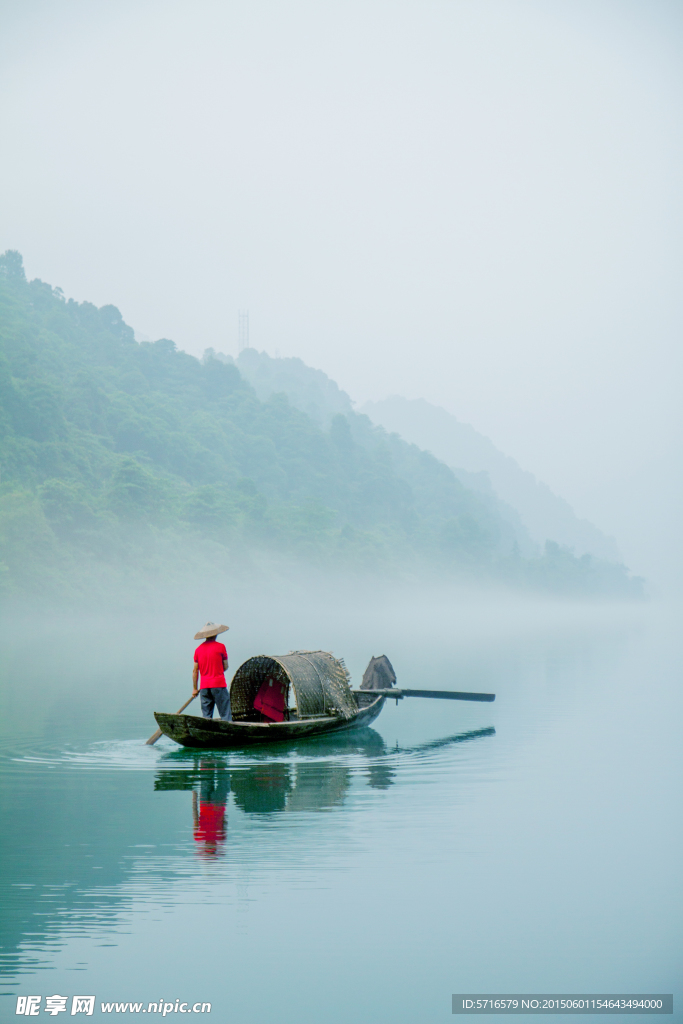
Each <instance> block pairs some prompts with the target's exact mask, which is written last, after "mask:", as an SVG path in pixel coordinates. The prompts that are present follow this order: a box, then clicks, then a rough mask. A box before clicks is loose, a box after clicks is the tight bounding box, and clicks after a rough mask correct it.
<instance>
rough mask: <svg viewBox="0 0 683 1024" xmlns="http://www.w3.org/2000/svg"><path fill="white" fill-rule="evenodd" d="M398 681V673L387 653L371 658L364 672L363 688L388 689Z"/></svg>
mask: <svg viewBox="0 0 683 1024" xmlns="http://www.w3.org/2000/svg"><path fill="white" fill-rule="evenodd" d="M395 683H396V673H395V672H394V666H393V665H392V664H391V662H390V661H389V659H388V658H387V656H386V654H381V655H380V656H379V658H375V657H372V658H370V664H369V665H368V667H367V668H366V670H365V672H364V673H363V682H362V683H361V684H360V688H361V690H388V689H390V688H391V687H392V686H394V685H395Z"/></svg>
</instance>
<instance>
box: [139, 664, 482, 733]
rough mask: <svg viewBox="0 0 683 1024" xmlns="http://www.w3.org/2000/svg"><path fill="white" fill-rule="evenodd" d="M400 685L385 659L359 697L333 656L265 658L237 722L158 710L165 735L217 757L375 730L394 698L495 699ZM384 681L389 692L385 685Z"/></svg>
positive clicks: (237, 691)
mask: <svg viewBox="0 0 683 1024" xmlns="http://www.w3.org/2000/svg"><path fill="white" fill-rule="evenodd" d="M385 666H386V668H385ZM371 668H373V672H370V669H371ZM378 668H379V671H378ZM382 669H384V671H382ZM369 673H370V675H369ZM395 678H396V677H395V675H394V672H393V669H392V668H391V664H390V662H389V660H388V659H387V658H385V657H382V658H381V659H375V658H373V659H372V661H371V662H370V665H369V666H368V670H366V673H365V676H364V677H363V680H364V681H363V685H362V687H361V689H360V690H352V689H351V686H350V679H349V674H348V672H347V670H346V666H345V665H344V662H343V661H342V660H341V659H340V658H334V657H333V656H332V655H331V654H329V653H328V652H326V651H292V652H291V653H290V654H284V655H258V656H257V657H255V658H249V660H248V661H245V662H244V664H243V665H241V666H240V667H239V668H238V670H237V672H236V673H235V675H234V678H233V680H232V683H231V685H230V703H231V707H232V721H231V722H224V721H222V720H221V719H212V718H201V717H199V716H196V715H183V714H176V715H170V714H164V713H162V712H160V711H155V712H154V717H155V719H156V721H157V724H158V726H159V729H160V731H161V733H163V734H164V735H165V736H168V737H169V738H170V739H172V740H174V741H175V742H176V743H180V744H182V746H185V747H195V748H204V749H214V750H215V749H229V748H237V747H245V746H250V745H253V744H258V743H274V742H278V741H281V740H286V741H289V742H291V741H293V740H295V741H296V740H301V739H305V738H308V737H309V736H321V735H323V734H329V733H336V732H344V731H346V730H348V729H357V728H359V727H361V726H367V725H370V724H371V723H372V722H374V721H375V719H376V718H377V716H378V715H379V713H380V712H381V710H382V708H383V707H384V703H385V701H386V700H387V699H388V698H392V699H395V700H396V701H398V700H401V699H403V698H404V697H431V698H443V699H447V700H478V701H491V700H494V699H495V695H494V694H491V693H479V694H477V693H463V692H459V691H444V690H405V689H398V688H394V686H393V681H392V680H395ZM368 680H370V682H371V683H372V688H370V686H369V685H368ZM383 682H384V683H387V684H388V685H381V684H382V683H383ZM291 698H293V704H292V700H291ZM150 739H151V740H152V739H153V737H150ZM148 742H149V741H148Z"/></svg>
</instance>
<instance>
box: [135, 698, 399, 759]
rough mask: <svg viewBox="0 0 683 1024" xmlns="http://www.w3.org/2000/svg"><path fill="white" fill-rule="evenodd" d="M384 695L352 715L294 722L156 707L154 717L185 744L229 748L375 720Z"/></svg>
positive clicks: (318, 733)
mask: <svg viewBox="0 0 683 1024" xmlns="http://www.w3.org/2000/svg"><path fill="white" fill-rule="evenodd" d="M385 699H386V698H385V697H378V698H377V699H376V700H374V701H372V703H371V704H369V705H368V706H367V707H363V708H359V710H358V713H357V714H356V715H354V717H353V718H349V719H345V718H331V717H330V716H329V715H328V716H325V717H322V716H321V717H320V718H305V719H303V720H302V721H294V722H222V721H221V720H220V719H219V718H199V717H198V716H196V715H167V714H164V713H162V712H161V711H155V712H154V717H155V719H156V721H157V724H158V726H159V728H160V729H161V731H162V733H163V734H164V736H168V737H169V739H172V740H174V742H175V743H179V744H180V745H181V746H183V747H194V748H197V749H212V750H230V749H236V748H239V747H250V746H254V745H256V744H265V743H268V744H270V743H282V742H292V741H296V740H302V739H306V738H308V737H309V736H323V735H328V734H329V733H335V732H346V731H348V730H349V729H358V728H360V727H362V726H366V725H370V724H371V722H374V721H375V719H376V718H377V716H378V715H379V713H380V711H381V710H382V708H383V707H384V701H385Z"/></svg>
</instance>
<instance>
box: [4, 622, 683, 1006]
mask: <svg viewBox="0 0 683 1024" xmlns="http://www.w3.org/2000/svg"><path fill="white" fill-rule="evenodd" d="M420 615H421V618H420V616H416V615H415V614H414V612H409V610H405V612H403V613H402V612H401V610H400V609H398V608H394V609H392V610H391V612H389V611H388V610H386V609H385V610H384V611H383V612H381V613H380V612H378V611H373V610H372V608H365V609H363V610H361V609H355V610H352V611H349V612H348V613H347V614H346V616H344V615H343V614H335V615H330V614H327V613H326V612H325V609H318V610H311V609H308V611H307V612H306V616H305V619H306V626H305V628H303V629H302V628H301V626H300V621H301V614H300V612H298V611H297V610H296V609H280V612H279V614H278V615H277V616H275V617H273V619H272V620H271V621H277V625H275V626H274V625H269V626H268V628H265V627H264V626H263V620H262V621H261V622H259V621H258V614H257V612H256V610H255V609H251V610H249V609H244V610H243V612H242V618H241V619H240V618H239V617H238V618H235V619H233V620H232V631H231V633H230V634H228V636H229V637H230V638H231V639H229V640H228V649H229V651H230V656H231V671H232V670H233V669H234V668H235V667H236V666H237V665H238V664H239V663H240V662H241V661H242V660H244V658H246V657H248V656H249V655H251V654H255V653H286V651H287V650H289V649H290V648H297V647H298V648H301V647H310V648H314V647H321V648H324V649H332V650H334V652H335V653H336V654H338V655H343V656H345V658H346V660H347V664H348V666H349V668H350V669H351V671H352V674H353V677H354V680H355V681H356V683H357V682H358V680H359V677H360V674H361V673H362V670H363V668H364V666H365V663H366V662H367V661H368V659H369V657H370V656H371V655H373V654H375V655H379V654H383V653H386V654H387V655H388V656H389V657H390V658H391V659H392V661H393V663H394V667H395V668H396V671H397V674H398V677H399V685H401V684H402V685H404V686H407V687H416V688H419V687H425V688H426V687H435V686H441V687H444V688H446V687H447V688H453V689H468V690H469V689H471V690H476V689H480V690H486V691H493V692H496V693H497V695H498V697H497V700H496V702H495V704H492V705H491V704H481V705H479V704H460V703H455V702H453V703H451V702H447V703H446V702H444V703H437V702H432V701H417V700H413V701H409V700H404V701H402V702H400V703H399V704H398V706H396V705H394V704H393V703H388V704H387V706H386V707H385V709H384V711H383V712H382V714H381V716H380V717H379V719H378V720H377V722H376V723H375V725H374V726H373V728H371V729H366V730H362V731H357V732H355V733H349V734H347V735H346V736H344V735H342V736H337V737H330V738H327V739H324V738H323V739H319V740H315V741H309V742H308V743H301V744H299V745H296V746H280V747H278V746H274V747H271V748H267V749H259V750H258V751H256V752H254V751H246V752H201V753H199V752H192V751H188V750H183V749H181V748H179V747H176V746H175V745H173V744H172V743H171V742H170V741H169V740H167V739H165V738H164V739H163V740H162V741H161V742H160V743H159V744H158V745H157V746H155V747H147V746H145V745H144V740H145V738H146V737H147V735H149V733H151V732H152V731H153V729H154V722H153V719H152V716H151V712H152V710H153V709H156V710H176V708H177V707H178V706H179V705H180V704H181V703H182V702H183V700H184V699H185V698H186V696H187V695H188V694H187V691H188V679H189V668H188V666H189V664H190V662H191V657H192V650H193V646H194V645H193V642H192V640H191V635H192V632H193V630H194V628H197V627H196V626H195V625H194V623H192V628H188V627H187V625H186V623H185V622H183V621H180V620H177V621H176V620H170V621H169V620H168V619H163V620H162V619H159V621H158V622H155V626H154V629H152V628H151V626H150V624H149V623H148V624H145V623H140V622H136V623H130V622H123V621H120V620H119V621H108V620H106V619H104V618H102V619H98V620H96V619H94V618H93V620H92V621H90V622H86V623H83V621H82V620H81V621H79V622H78V623H75V622H72V621H70V620H68V619H66V618H61V619H59V618H57V617H55V618H54V619H53V620H52V621H50V622H46V623H45V625H44V628H43V629H42V630H41V632H40V634H39V635H38V634H36V635H33V636H31V637H28V638H27V637H26V636H25V635H24V634H23V632H22V630H21V628H20V627H19V626H18V625H17V624H12V623H9V622H5V624H4V627H3V638H2V639H3V648H2V649H3V660H2V673H3V720H2V722H3V724H2V744H3V746H2V781H1V788H0V795H1V798H2V821H3V830H2V831H3V840H2V847H1V854H0V856H1V866H2V872H1V876H0V884H1V886H2V899H3V918H2V970H3V987H2V992H3V996H2V997H0V1015H2V1018H1V1019H2V1020H10V1019H17V1018H16V1016H15V1006H16V999H17V996H18V995H27V994H42V996H43V997H45V996H48V995H52V994H55V993H57V994H61V995H64V996H68V997H69V1007H70V1005H71V1002H70V1000H71V997H72V996H73V995H74V994H81V995H95V996H96V1009H95V1013H94V1016H101V1017H105V1016H107V1017H108V1016H110V1015H105V1014H103V1013H102V1012H101V1009H100V1004H101V1003H102V1002H108V1001H116V1002H120V1003H123V1002H127V1001H132V1002H140V1003H142V1004H143V1006H145V1007H146V1006H147V1005H148V1003H149V1002H155V1001H162V1002H168V1003H173V1005H174V1006H175V1001H176V1000H180V1002H187V1003H189V1004H190V1005H192V1004H194V1003H196V1002H207V1003H211V1012H210V1014H209V1015H208V1016H206V1015H205V1016H204V1017H203V1018H202V1019H207V1020H213V1021H218V1022H221V1024H222V1022H226V1024H227V1022H238V1024H242V1022H245V1024H247V1022H249V1024H259V1022H262V1021H263V1022H266V1021H267V1022H271V1021H278V1022H282V1024H289V1022H292V1024H293V1022H296V1024H314V1022H315V1024H318V1022H321V1024H327V1022H334V1024H337V1022H339V1024H341V1022H344V1024H347V1022H352V1021H377V1022H385V1021H386V1022H392V1024H403V1022H406V1024H408V1022H410V1024H413V1022H415V1024H417V1022H420V1024H425V1022H429V1024H431V1022H438V1021H446V1020H448V1019H449V1018H450V1017H451V994H452V993H454V992H499V993H503V992H546V993H552V992H561V993H569V992H576V993H581V992H619V991H623V992H674V1017H673V1018H671V1017H669V1018H668V1019H669V1020H671V1019H674V1020H682V1019H683V1017H682V1016H681V1014H680V1007H681V1005H682V1004H681V998H683V992H682V988H683V986H681V976H682V960H683V956H682V954H683V926H682V923H683V913H682V912H683V898H682V895H683V884H682V882H681V877H682V872H681V845H682V842H681V841H682V839H683V829H682V828H681V819H682V812H681V797H680V791H681V780H682V771H681V769H682V765H683V757H682V755H681V743H680V725H681V712H682V711H683V698H682V695H681V694H682V689H681V636H680V629H679V626H678V615H677V612H676V611H675V610H674V611H668V610H661V609H660V610H658V609H655V608H642V609H623V608H622V609H587V608H584V609H572V608H560V607H559V606H555V607H553V608H545V609H544V608H540V607H527V608H519V607H512V606H511V607H508V606H505V605H502V604H499V605H496V606H495V607H493V608H491V607H488V606H486V604H485V603H481V604H480V605H479V606H477V607H471V606H467V605H466V604H461V605H459V606H453V607H445V606H442V605H440V606H438V607H436V608H434V609H432V610H431V611H430V613H429V614H426V613H425V610H424V609H422V610H421V613H420ZM408 623H409V625H408ZM188 633H189V637H188V636H187V635H186V634H188ZM43 1003H44V1000H43ZM40 1016H41V1017H42V1018H43V1019H48V1018H47V1017H46V1015H45V1013H44V1012H41V1014H40ZM67 1016H70V1014H69V1011H68V1010H67V1012H66V1013H65V1014H64V1019H66V1017H67ZM169 1016H170V1019H172V1020H179V1019H182V1018H180V1017H179V1014H178V1013H175V1012H173V1013H171V1014H170V1015H169ZM60 1017H61V1014H60V1015H59V1016H58V1017H57V1019H60ZM117 1017H118V1019H140V1017H139V1015H138V1014H132V1013H130V1012H127V1013H125V1014H123V1015H122V1014H121V1013H119V1014H118V1015H117ZM77 1019H81V1018H80V1017H78V1018H77ZM145 1019H146V1018H145ZM610 1019H615V1018H610ZM617 1019H624V1020H626V1019H632V1018H626V1017H624V1018H617Z"/></svg>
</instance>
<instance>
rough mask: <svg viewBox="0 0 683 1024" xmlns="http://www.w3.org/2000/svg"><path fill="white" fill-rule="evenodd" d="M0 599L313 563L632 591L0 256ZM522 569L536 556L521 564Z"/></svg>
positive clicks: (417, 472) (354, 419) (610, 574)
mask: <svg viewBox="0 0 683 1024" xmlns="http://www.w3.org/2000/svg"><path fill="white" fill-rule="evenodd" d="M0 404H1V408H0V444H1V450H0V470H1V477H0V544H1V545H2V550H1V553H0V559H1V560H2V561H1V565H0V571H1V572H2V586H3V589H4V592H5V594H10V595H11V594H17V593H36V594H37V593H40V594H43V595H49V594H52V595H55V594H61V593H72V594H76V593H86V592H88V591H89V589H92V588H93V587H95V588H99V590H103V589H106V587H107V586H108V585H109V584H110V583H115V582H116V581H119V580H123V579H125V580H126V584H127V586H129V587H134V586H135V585H137V584H138V583H141V582H142V581H143V580H147V581H149V580H152V581H156V582H157V583H167V582H171V581H174V580H175V581H177V580H180V579H182V578H183V575H184V574H186V573H188V572H194V573H197V571H201V572H209V573H211V572H215V573H217V574H220V573H228V572H233V573H234V572H237V571H239V570H240V567H242V569H244V567H245V566H248V565H250V564H252V562H250V560H253V559H256V560H257V561H258V564H259V565H260V566H261V569H262V570H263V567H264V566H268V565H270V564H271V562H269V561H268V559H271V560H272V571H273V572H278V571H280V570H281V566H282V565H283V560H287V563H288V564H292V563H306V564H308V565H310V564H314V565H318V566H321V567H325V568H327V569H328V570H330V571H336V570H338V569H351V570H353V571H363V572H367V571H372V572H374V573H375V574H379V575H381V576H391V575H394V576H396V577H399V576H402V577H406V576H407V577H413V578H416V577H418V576H421V575H422V576H423V575H425V574H427V575H429V576H431V577H432V578H440V579H443V578H456V577H461V576H463V575H464V576H466V577H468V578H470V579H471V578H477V579H484V578H486V579H500V580H505V581H507V582H510V583H515V584H519V585H525V586H528V585H532V586H542V587H546V588H551V589H559V590H563V591H573V592H616V593H622V594H628V593H634V594H635V593H638V592H639V589H640V584H639V583H638V582H637V581H633V580H632V579H630V578H629V577H628V574H627V572H626V570H624V569H623V567H619V566H612V565H608V564H607V563H601V562H598V561H597V560H595V559H574V558H573V557H572V556H571V555H569V554H568V553H567V552H563V551H561V550H560V549H559V548H556V547H551V548H549V549H548V550H547V551H546V553H545V554H544V555H543V556H542V557H541V556H539V557H534V556H533V554H532V551H533V549H532V547H531V545H530V541H529V538H528V535H527V534H526V532H525V530H524V528H523V527H522V525H521V523H520V522H519V521H516V520H515V518H514V516H512V517H511V516H507V517H506V516H505V515H503V514H501V512H500V510H499V509H497V508H496V506H495V505H493V504H491V502H487V501H486V500H485V498H484V497H483V496H481V495H478V494H476V493H474V492H473V491H471V490H468V489H467V488H466V487H464V486H463V485H462V483H461V482H460V481H459V480H457V479H456V477H455V476H454V474H453V473H452V472H451V471H450V470H449V469H448V467H447V466H445V465H444V464H443V463H441V462H439V461H438V460H437V459H436V458H435V457H434V456H432V455H430V454H428V453H426V452H424V451H421V450H420V449H418V448H417V447H415V446H414V445H409V444H407V443H406V442H404V441H402V440H401V439H400V438H398V437H397V436H396V435H390V434H388V433H386V431H384V430H383V429H382V428H378V427H375V426H373V425H372V424H371V423H370V421H369V420H368V419H367V418H366V417H363V416H356V415H354V414H353V413H351V412H349V413H348V414H342V413H340V414H337V415H335V416H334V417H333V418H332V420H331V422H330V424H329V426H321V425H319V424H316V422H314V420H313V419H311V418H310V417H309V416H308V415H306V413H304V412H302V411H301V410H299V409H297V408H294V406H293V405H291V404H290V403H289V401H288V400H287V398H286V397H285V396H284V395H278V394H276V395H273V396H272V397H270V398H269V399H268V400H266V401H261V400H260V399H259V397H258V396H257V394H256V392H255V390H254V389H253V387H252V386H251V385H250V384H249V383H248V382H247V381H246V380H245V379H244V378H243V376H242V375H241V374H240V372H239V370H238V369H237V367H235V366H234V365H230V364H226V363H225V362H223V361H221V360H219V359H217V358H214V357H212V356H211V354H210V353H209V354H207V356H206V357H205V358H204V360H202V361H200V360H198V359H195V358H194V357H192V356H190V355H187V354H186V353H184V352H180V351H178V350H177V349H176V346H175V345H174V343H173V342H172V341H169V340H167V339H162V340H160V341H156V342H153V343H151V342H149V343H138V342H136V341H135V338H134V335H133V331H132V329H131V328H130V327H129V326H128V325H126V324H125V323H124V321H123V319H122V317H121V314H120V313H119V311H118V310H117V309H116V308H115V307H114V306H104V307H102V308H100V309H97V308H96V307H95V306H93V305H91V304H90V303H88V302H84V303H77V302H75V301H74V300H72V299H69V300H68V301H67V300H65V299H64V297H63V295H62V293H61V291H60V290H59V289H53V288H52V287H51V286H50V285H48V284H45V283H44V282H42V281H39V280H35V281H31V282H27V281H26V279H25V276H24V272H23V266H22V260H21V256H20V255H19V254H18V253H15V252H7V253H5V255H4V256H3V257H0ZM525 556H530V557H525Z"/></svg>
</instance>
